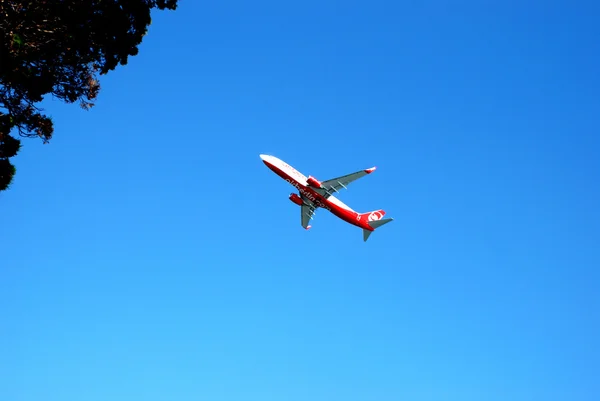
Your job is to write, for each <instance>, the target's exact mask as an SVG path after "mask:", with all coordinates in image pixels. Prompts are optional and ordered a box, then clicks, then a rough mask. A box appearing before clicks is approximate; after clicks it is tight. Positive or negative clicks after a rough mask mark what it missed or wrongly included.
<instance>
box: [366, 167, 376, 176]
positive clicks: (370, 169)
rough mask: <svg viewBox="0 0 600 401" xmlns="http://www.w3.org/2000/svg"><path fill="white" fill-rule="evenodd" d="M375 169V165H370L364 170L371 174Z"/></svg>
mask: <svg viewBox="0 0 600 401" xmlns="http://www.w3.org/2000/svg"><path fill="white" fill-rule="evenodd" d="M375 170H377V167H371V168H368V169H366V170H365V173H367V174H371V173H372V172H373V171H375Z"/></svg>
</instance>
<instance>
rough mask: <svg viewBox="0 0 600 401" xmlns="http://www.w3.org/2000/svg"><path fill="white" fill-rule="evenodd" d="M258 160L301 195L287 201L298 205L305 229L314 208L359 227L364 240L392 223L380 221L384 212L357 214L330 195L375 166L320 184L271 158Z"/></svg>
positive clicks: (294, 195)
mask: <svg viewBox="0 0 600 401" xmlns="http://www.w3.org/2000/svg"><path fill="white" fill-rule="evenodd" d="M260 158H261V159H262V161H263V162H264V163H265V164H266V165H267V167H268V168H270V169H271V170H273V171H274V172H275V174H277V175H278V176H280V177H281V178H283V179H284V180H286V181H287V182H289V183H290V184H291V185H292V186H293V187H295V188H296V189H298V191H299V193H300V194H299V195H298V194H295V193H292V194H290V200H291V201H292V202H294V203H295V204H297V205H298V206H300V208H301V216H302V217H301V224H302V227H304V228H305V229H307V230H308V229H309V228H310V227H311V226H310V225H308V223H309V222H310V220H312V218H313V214H314V213H315V210H317V208H323V209H327V210H329V211H330V212H331V213H333V214H334V215H336V216H337V217H339V218H340V219H342V220H344V221H346V222H348V223H350V224H353V225H355V226H357V227H360V228H362V229H363V239H364V241H366V240H367V239H368V238H369V236H370V235H371V233H372V232H373V231H375V229H376V228H378V227H381V226H382V225H384V224H386V223H389V222H390V221H392V220H393V219H391V218H387V219H383V218H382V217H383V216H384V215H385V212H384V211H383V210H375V211H373V212H368V213H357V212H355V211H354V210H352V209H351V208H350V207H349V206H347V205H345V204H344V203H343V202H342V201H341V200H339V199H337V198H336V197H335V196H333V195H332V194H333V193H334V192H338V190H339V189H341V188H346V185H348V184H349V183H351V182H352V181H354V180H357V179H359V178H361V177H364V176H365V175H367V174H371V173H372V172H373V171H375V167H372V168H369V169H366V170H361V171H357V172H356V173H352V174H348V175H345V176H343V177H338V178H333V179H331V180H327V181H322V182H319V181H317V180H316V179H315V178H314V177H312V176H308V178H307V177H306V176H305V175H304V174H302V173H300V172H299V171H297V170H296V169H295V168H293V167H292V166H290V165H289V164H287V163H286V162H284V161H283V160H280V159H278V158H276V157H274V156H269V155H260Z"/></svg>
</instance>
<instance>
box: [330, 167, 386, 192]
mask: <svg viewBox="0 0 600 401" xmlns="http://www.w3.org/2000/svg"><path fill="white" fill-rule="evenodd" d="M375 169H376V167H371V168H368V169H366V170H360V171H357V172H356V173H352V174H348V175H344V176H342V177H338V178H333V179H331V180H327V181H322V182H321V188H323V189H324V190H326V191H327V192H325V194H323V196H325V198H329V197H330V196H331V195H332V194H333V193H334V192H339V190H340V189H342V188H346V185H348V184H350V183H351V182H352V181H356V180H358V179H359V178H361V177H364V176H365V175H367V174H371V173H372V172H373V171H375Z"/></svg>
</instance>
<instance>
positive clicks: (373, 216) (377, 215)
mask: <svg viewBox="0 0 600 401" xmlns="http://www.w3.org/2000/svg"><path fill="white" fill-rule="evenodd" d="M382 217H383V213H381V211H380V210H377V211H375V212H371V214H370V215H369V218H368V220H369V221H375V220H380V219H381V218H382Z"/></svg>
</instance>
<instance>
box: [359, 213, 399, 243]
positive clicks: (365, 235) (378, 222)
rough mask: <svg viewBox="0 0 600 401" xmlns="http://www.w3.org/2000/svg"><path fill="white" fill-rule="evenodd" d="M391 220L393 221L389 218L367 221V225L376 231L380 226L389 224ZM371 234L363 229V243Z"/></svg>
mask: <svg viewBox="0 0 600 401" xmlns="http://www.w3.org/2000/svg"><path fill="white" fill-rule="evenodd" d="M392 220H394V219H392V218H389V219H381V220H374V221H369V225H370V226H371V227H373V228H374V229H377V228H379V227H381V226H382V225H384V224H387V223H389V222H390V221H392ZM372 232H373V231H369V230H365V229H363V240H364V241H365V242H366V241H367V240H368V239H369V236H370V235H371V233H372Z"/></svg>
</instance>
